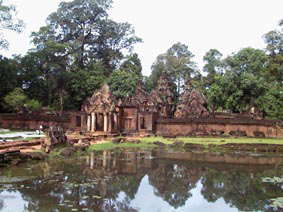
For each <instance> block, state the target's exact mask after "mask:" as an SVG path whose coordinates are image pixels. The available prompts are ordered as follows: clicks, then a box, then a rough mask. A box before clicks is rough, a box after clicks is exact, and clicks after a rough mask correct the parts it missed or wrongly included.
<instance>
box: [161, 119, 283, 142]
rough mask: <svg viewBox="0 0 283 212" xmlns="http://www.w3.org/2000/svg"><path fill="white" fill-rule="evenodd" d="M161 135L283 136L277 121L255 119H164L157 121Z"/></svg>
mask: <svg viewBox="0 0 283 212" xmlns="http://www.w3.org/2000/svg"><path fill="white" fill-rule="evenodd" d="M156 134H157V135H160V136H170V137H171V136H211V135H213V136H221V135H231V136H241V137H242V136H249V137H274V138H275V137H283V130H282V128H280V127H279V126H278V125H277V122H276V121H271V120H255V119H209V118H208V119H187V120H178V119H168V120H166V119H163V120H157V121H156Z"/></svg>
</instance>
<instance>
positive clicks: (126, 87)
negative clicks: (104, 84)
mask: <svg viewBox="0 0 283 212" xmlns="http://www.w3.org/2000/svg"><path fill="white" fill-rule="evenodd" d="M141 71H142V66H141V62H140V59H139V57H138V55H137V54H136V53H135V54H133V55H131V56H129V57H127V59H126V60H125V61H124V62H123V63H122V65H121V66H120V69H119V70H115V71H114V72H113V73H112V74H111V77H110V79H109V85H110V90H111V92H112V94H113V95H114V96H115V97H117V98H122V99H123V98H125V97H131V96H133V95H134V94H135V91H136V87H137V84H138V82H139V81H142V79H143V77H142V72H141Z"/></svg>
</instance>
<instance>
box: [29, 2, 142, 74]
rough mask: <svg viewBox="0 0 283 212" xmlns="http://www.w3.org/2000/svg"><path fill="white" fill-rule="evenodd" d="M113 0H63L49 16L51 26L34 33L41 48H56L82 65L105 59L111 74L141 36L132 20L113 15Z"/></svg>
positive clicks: (62, 55)
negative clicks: (123, 20)
mask: <svg viewBox="0 0 283 212" xmlns="http://www.w3.org/2000/svg"><path fill="white" fill-rule="evenodd" d="M111 4H112V1H111V0H103V1H99V0H73V1H71V2H62V3H61V4H60V5H59V8H58V10H57V11H56V12H54V13H52V14H51V15H50V16H49V17H48V19H47V26H45V27H42V28H40V30H39V32H35V33H33V34H32V37H33V42H34V44H35V45H36V46H37V49H38V50H42V49H47V50H48V51H49V52H50V51H51V52H52V51H54V52H56V54H57V55H58V56H60V57H65V59H66V60H69V62H71V61H72V63H73V64H75V65H76V66H78V67H79V68H84V67H86V66H88V65H90V64H92V63H93V62H98V61H102V63H103V65H104V66H105V67H106V69H107V71H108V73H106V74H107V75H109V74H110V73H111V70H113V68H114V67H115V66H116V64H117V63H118V62H119V60H120V59H122V58H123V54H122V50H127V49H128V50H129V49H131V48H132V45H133V44H135V43H137V42H140V41H141V40H140V39H139V38H138V37H136V36H134V29H133V28H132V27H131V25H130V24H128V23H116V22H114V21H112V20H110V19H109V17H108V13H107V11H108V9H109V8H110V7H111Z"/></svg>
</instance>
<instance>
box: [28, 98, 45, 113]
mask: <svg viewBox="0 0 283 212" xmlns="http://www.w3.org/2000/svg"><path fill="white" fill-rule="evenodd" d="M25 107H26V108H27V109H28V110H29V111H39V110H41V108H42V105H41V103H40V102H39V101H38V100H35V99H31V100H28V101H27V102H26V104H25Z"/></svg>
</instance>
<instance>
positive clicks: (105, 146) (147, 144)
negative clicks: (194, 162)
mask: <svg viewBox="0 0 283 212" xmlns="http://www.w3.org/2000/svg"><path fill="white" fill-rule="evenodd" d="M138 140H140V141H141V143H139V144H133V143H121V144H114V143H112V142H111V141H105V142H103V143H98V144H93V145H91V146H90V147H89V151H101V150H110V149H114V148H117V147H118V148H154V147H156V146H157V145H155V144H154V142H156V141H159V142H162V143H164V144H167V145H169V144H173V143H174V142H176V141H182V142H184V143H189V144H200V145H203V146H208V145H210V144H214V145H224V144H229V143H233V144H276V145H283V139H282V138H232V137H229V138H209V137H204V138H191V137H178V138H172V139H168V138H163V137H145V138H139V139H138Z"/></svg>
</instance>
